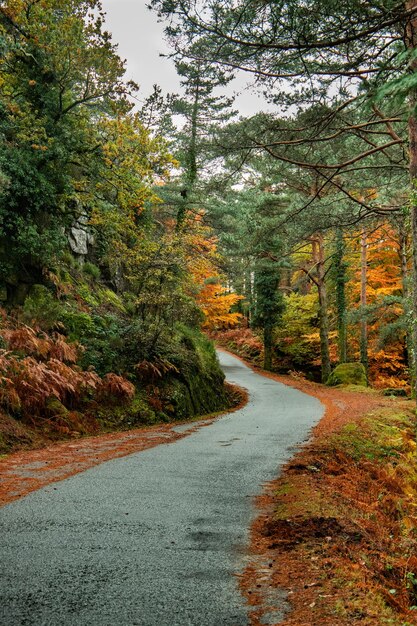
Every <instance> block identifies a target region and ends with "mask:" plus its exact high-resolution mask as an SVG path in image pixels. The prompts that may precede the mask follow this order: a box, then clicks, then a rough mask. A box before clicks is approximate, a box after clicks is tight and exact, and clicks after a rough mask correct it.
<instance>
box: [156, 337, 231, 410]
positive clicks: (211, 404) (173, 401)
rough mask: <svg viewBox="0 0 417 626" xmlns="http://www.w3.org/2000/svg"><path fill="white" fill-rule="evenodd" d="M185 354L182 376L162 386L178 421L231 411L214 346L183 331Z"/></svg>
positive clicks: (180, 373) (164, 395) (182, 343)
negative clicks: (221, 411)
mask: <svg viewBox="0 0 417 626" xmlns="http://www.w3.org/2000/svg"><path fill="white" fill-rule="evenodd" d="M179 332H180V344H181V345H182V347H183V350H184V349H185V352H186V354H184V353H183V354H182V356H183V358H182V362H181V364H180V366H179V367H178V370H179V372H178V373H177V374H175V375H170V376H169V377H168V379H167V380H166V381H165V382H164V383H163V384H162V395H163V398H164V404H165V405H168V406H169V405H170V406H171V407H172V414H173V415H175V418H176V419H189V418H191V417H194V416H195V415H202V414H208V413H213V412H216V411H220V410H222V409H225V408H228V405H229V402H228V398H227V393H226V389H225V386H224V374H223V371H222V370H221V368H220V365H219V362H218V359H217V356H216V352H215V349H214V344H213V342H212V341H210V340H209V339H207V337H205V336H204V335H203V334H201V333H200V332H199V331H197V330H192V329H189V328H186V327H180V328H179Z"/></svg>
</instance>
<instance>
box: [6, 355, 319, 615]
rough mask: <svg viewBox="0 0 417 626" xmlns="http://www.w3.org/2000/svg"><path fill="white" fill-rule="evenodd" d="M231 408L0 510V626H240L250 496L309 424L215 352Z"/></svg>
mask: <svg viewBox="0 0 417 626" xmlns="http://www.w3.org/2000/svg"><path fill="white" fill-rule="evenodd" d="M220 360H221V363H222V365H223V367H224V370H225V372H226V375H227V378H228V380H230V381H232V382H236V383H238V384H239V385H241V386H242V387H246V388H247V389H248V391H249V394H250V401H249V403H248V404H247V405H246V407H245V408H243V409H241V410H239V411H237V412H235V413H232V414H229V415H226V416H224V417H222V418H220V419H218V420H217V421H215V422H214V423H212V424H211V425H210V426H207V427H204V428H200V429H199V430H197V431H196V432H195V433H193V434H191V435H190V436H188V437H186V438H184V439H181V440H179V441H177V442H175V443H172V444H168V445H160V446H158V447H156V448H152V449H149V450H145V451H143V452H139V453H136V454H132V455H130V456H127V457H124V458H119V459H115V460H113V461H109V462H107V463H104V464H102V465H99V466H96V467H94V468H92V469H90V470H88V471H86V472H84V473H82V474H78V475H76V476H74V477H72V478H69V479H67V480H65V481H62V482H60V483H55V484H54V485H51V486H48V487H45V488H44V489H42V490H40V491H37V492H34V493H32V494H30V495H29V496H27V497H25V498H23V499H22V500H19V501H17V502H14V503H12V504H9V505H7V506H5V507H3V508H2V509H1V510H0V591H1V595H0V624H1V625H2V626H18V625H23V624H24V625H29V624H33V625H41V624H42V625H48V626H55V625H56V626H61V625H62V626H133V625H136V624H137V625H140V626H220V625H227V626H245V625H247V624H248V617H247V610H246V606H245V601H244V599H243V597H242V596H241V595H240V593H239V590H238V584H237V579H236V577H235V576H234V575H233V574H234V573H238V572H239V571H242V569H243V567H244V564H245V548H246V547H247V541H248V528H249V526H250V523H251V521H252V519H253V517H254V515H255V510H254V508H253V504H252V500H251V498H252V496H254V495H256V494H259V493H260V492H261V489H262V483H264V482H265V481H268V480H271V479H272V478H274V477H275V476H276V475H277V473H278V471H279V468H280V466H281V465H282V463H284V462H285V461H287V460H288V459H289V458H290V457H291V456H292V454H293V451H292V448H293V446H294V445H296V444H297V443H299V442H300V441H303V440H305V439H306V437H307V436H308V433H309V430H310V428H311V427H312V426H313V424H314V423H315V422H316V421H317V420H318V419H319V418H320V417H321V415H322V414H323V407H322V405H321V404H320V402H319V401H318V400H316V399H315V398H312V397H310V396H307V395H305V394H303V393H301V392H299V391H297V390H295V389H292V388H290V387H286V386H284V385H282V384H280V383H277V382H275V381H273V380H270V379H268V378H264V377H262V376H260V375H258V374H255V373H253V372H252V371H251V370H250V369H249V368H247V367H245V366H244V365H243V364H242V363H241V362H240V361H238V360H237V359H235V358H234V357H232V356H230V355H228V354H225V353H220Z"/></svg>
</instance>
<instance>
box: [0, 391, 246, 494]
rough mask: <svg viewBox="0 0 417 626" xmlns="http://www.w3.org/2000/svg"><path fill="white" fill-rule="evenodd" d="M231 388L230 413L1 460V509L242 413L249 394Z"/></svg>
mask: <svg viewBox="0 0 417 626" xmlns="http://www.w3.org/2000/svg"><path fill="white" fill-rule="evenodd" d="M228 387H229V397H230V398H231V399H232V400H233V404H234V407H233V409H231V410H228V411H224V412H220V413H216V414H215V415H208V416H202V417H200V418H198V419H194V420H189V421H187V422H175V423H172V424H163V425H156V426H150V427H147V428H146V427H143V428H136V429H133V430H129V431H123V432H112V433H107V434H101V435H97V436H93V437H80V438H75V439H74V438H72V439H70V440H68V441H64V442H59V443H52V444H47V445H45V441H44V440H42V439H41V438H39V439H37V440H35V441H34V442H33V444H34V445H36V448H37V449H23V450H18V451H16V452H13V453H11V454H7V455H5V456H3V457H1V458H0V506H2V505H4V504H7V503H9V502H12V501H13V500H17V499H19V498H22V497H23V496H26V495H27V494H28V493H30V492H31V491H36V490H37V489H41V488H42V487H45V486H46V485H49V484H51V483H54V482H58V481H60V480H64V479H65V478H68V477H69V476H73V475H74V474H78V473H79V472H84V471H85V470H87V469H89V468H91V467H94V466H95V465H99V464H100V463H104V462H105V461H108V460H110V459H115V458H118V457H122V456H127V455H128V454H133V453H134V452H140V451H141V450H146V449H147V448H152V447H154V446H158V445H161V444H166V443H171V442H173V441H176V440H178V439H182V438H183V437H186V436H188V435H190V434H191V433H193V432H195V431H196V430H197V429H199V428H202V427H204V426H207V425H209V424H211V423H212V422H213V421H214V420H215V419H217V418H218V417H220V416H221V415H223V414H224V413H230V412H233V411H237V410H239V409H240V408H242V407H243V406H244V405H245V404H246V402H247V394H246V392H245V390H243V389H240V388H239V387H237V386H236V385H228Z"/></svg>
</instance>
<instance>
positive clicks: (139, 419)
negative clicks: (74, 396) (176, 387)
mask: <svg viewBox="0 0 417 626" xmlns="http://www.w3.org/2000/svg"><path fill="white" fill-rule="evenodd" d="M89 411H90V412H91V413H93V414H94V415H95V417H96V418H97V419H98V420H99V422H100V423H101V425H102V427H103V428H104V429H105V430H116V429H120V430H122V429H126V428H127V429H129V428H134V427H136V426H141V425H147V426H148V425H151V424H156V423H158V422H160V421H165V420H164V419H161V418H163V417H164V416H162V415H161V414H157V413H156V412H155V411H154V410H152V409H151V407H150V406H149V404H148V403H147V401H146V398H145V396H144V395H143V394H141V393H138V394H136V396H135V397H134V398H133V400H132V401H131V402H128V403H126V404H123V405H120V404H115V405H111V404H106V405H96V404H94V405H92V406H91V407H90V409H89Z"/></svg>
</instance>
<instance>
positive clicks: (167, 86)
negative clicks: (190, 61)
mask: <svg viewBox="0 0 417 626" xmlns="http://www.w3.org/2000/svg"><path fill="white" fill-rule="evenodd" d="M102 5H103V8H104V10H105V12H106V14H107V19H106V28H107V30H109V31H110V32H111V33H112V35H113V41H114V43H117V44H119V54H120V56H121V57H122V58H123V59H126V60H127V78H129V79H132V80H134V81H135V82H136V83H138V84H139V85H140V92H139V97H140V98H141V99H142V98H143V99H145V98H146V97H147V96H149V95H150V93H151V92H152V86H153V85H154V84H155V83H156V84H158V85H160V87H162V90H163V91H164V92H175V93H178V92H179V91H180V87H179V82H178V78H177V74H176V72H175V67H174V65H173V63H172V62H171V61H170V60H169V59H164V58H161V57H160V56H159V54H160V53H161V52H167V51H168V49H167V46H166V44H165V43H164V40H163V26H162V25H161V24H158V21H157V17H156V14H155V13H154V12H151V11H149V10H148V9H147V8H146V0H102ZM245 84H246V78H244V77H241V79H240V80H239V81H237V82H236V83H235V86H234V87H230V93H232V92H233V90H234V89H237V88H239V89H241V88H242V87H243V85H245ZM235 108H236V109H237V110H238V111H239V113H240V114H241V115H244V116H246V115H253V114H254V113H256V112H257V111H259V110H260V109H262V108H263V109H265V108H266V106H265V104H263V99H261V98H259V97H258V96H257V95H255V94H253V93H251V92H249V91H246V92H245V93H244V94H243V95H241V96H239V97H238V99H237V101H236V105H235Z"/></svg>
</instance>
